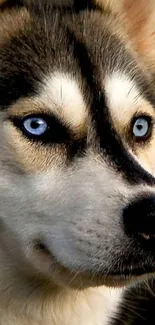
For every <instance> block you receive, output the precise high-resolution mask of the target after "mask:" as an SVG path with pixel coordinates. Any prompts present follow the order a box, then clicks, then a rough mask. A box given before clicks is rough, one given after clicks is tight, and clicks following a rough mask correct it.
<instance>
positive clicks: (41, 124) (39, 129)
mask: <svg viewBox="0 0 155 325" xmlns="http://www.w3.org/2000/svg"><path fill="white" fill-rule="evenodd" d="M22 124H23V128H24V130H25V131H26V132H27V133H29V134H30V135H32V136H42V135H43V134H44V133H45V132H46V131H47V129H48V125H47V122H46V121H45V120H44V119H43V118H41V117H33V116H32V117H31V116H30V117H28V118H25V119H24V120H23V121H22Z"/></svg>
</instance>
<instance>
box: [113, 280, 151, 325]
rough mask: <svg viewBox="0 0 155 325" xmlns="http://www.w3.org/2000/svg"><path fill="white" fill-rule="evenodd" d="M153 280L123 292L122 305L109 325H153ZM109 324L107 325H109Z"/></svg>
mask: <svg viewBox="0 0 155 325" xmlns="http://www.w3.org/2000/svg"><path fill="white" fill-rule="evenodd" d="M154 292H155V280H153V279H150V280H149V281H148V282H145V283H141V285H137V286H136V287H133V288H130V289H128V290H126V291H125V294H124V297H123V304H121V305H120V312H118V313H117V315H116V319H113V320H111V322H110V324H111V325H154V322H155V320H154V309H155V294H154ZM110 324H109V325H110Z"/></svg>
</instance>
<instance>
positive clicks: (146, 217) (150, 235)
mask: <svg viewBox="0 0 155 325" xmlns="http://www.w3.org/2000/svg"><path fill="white" fill-rule="evenodd" d="M123 223H124V228H125V231H126V233H127V234H128V235H133V236H141V237H143V239H145V240H155V196H148V197H143V198H138V199H136V200H135V201H133V202H131V203H130V204H129V205H128V206H126V207H125V208H124V210H123Z"/></svg>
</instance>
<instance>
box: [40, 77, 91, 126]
mask: <svg viewBox="0 0 155 325" xmlns="http://www.w3.org/2000/svg"><path fill="white" fill-rule="evenodd" d="M39 97H41V100H42V101H43V103H44V104H45V105H47V106H48V108H50V109H51V111H52V112H53V113H55V114H56V115H57V116H58V117H59V118H61V119H62V120H63V121H64V122H65V123H67V124H69V126H71V127H72V128H80V127H81V126H83V125H84V124H85V122H86V117H87V110H86V103H85V101H84V97H83V94H82V90H81V89H80V86H79V85H78V82H77V81H76V80H75V79H74V78H73V77H72V76H71V75H69V74H65V73H60V72H56V73H54V74H52V75H50V76H47V77H46V79H45V80H44V83H43V87H42V90H41V93H40V95H39Z"/></svg>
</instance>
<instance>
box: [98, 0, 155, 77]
mask: <svg viewBox="0 0 155 325" xmlns="http://www.w3.org/2000/svg"><path fill="white" fill-rule="evenodd" d="M95 1H96V3H97V4H98V5H100V7H102V8H103V10H109V11H110V13H111V14H116V15H117V16H118V20H119V21H120V23H121V24H122V27H123V31H124V34H126V35H127V38H128V39H129V41H130V43H131V45H132V48H133V49H134V50H135V53H136V55H137V57H138V59H139V60H142V64H143V65H144V67H146V68H147V69H148V71H149V72H151V71H152V72H153V73H154V72H155V0H95Z"/></svg>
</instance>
